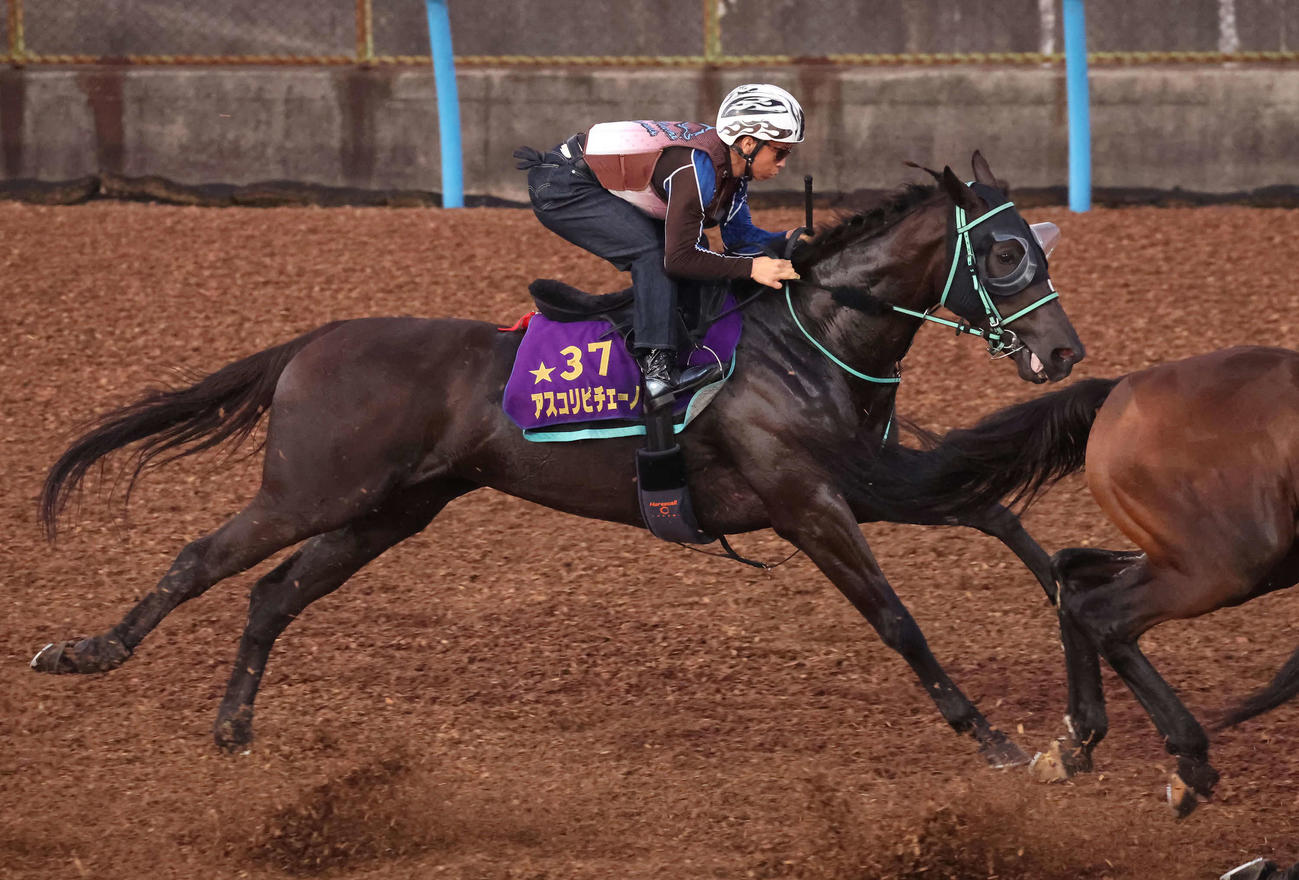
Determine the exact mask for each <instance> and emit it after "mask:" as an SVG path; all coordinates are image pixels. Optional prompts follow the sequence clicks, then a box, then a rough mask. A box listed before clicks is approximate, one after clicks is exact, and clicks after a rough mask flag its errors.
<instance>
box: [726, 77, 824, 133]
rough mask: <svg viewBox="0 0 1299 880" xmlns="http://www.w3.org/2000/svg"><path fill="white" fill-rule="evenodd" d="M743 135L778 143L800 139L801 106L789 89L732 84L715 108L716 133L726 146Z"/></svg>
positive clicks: (801, 131)
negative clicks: (719, 104) (734, 85)
mask: <svg viewBox="0 0 1299 880" xmlns="http://www.w3.org/2000/svg"><path fill="white" fill-rule="evenodd" d="M746 134H750V135H753V136H754V137H755V138H757V139H758V140H762V141H775V142H776V143H781V144H801V143H802V142H803V108H802V107H801V106H799V103H798V101H797V100H795V98H794V96H793V95H791V94H790V93H789V92H787V91H785V90H784V89H782V88H781V87H780V86H773V85H771V84H770V83H745V84H744V85H742V86H736V87H735V88H734V89H732V90H731V93H730V94H729V95H727V96H726V98H725V99H724V100H723V101H722V106H721V109H719V110H718V111H717V136H718V137H720V138H721V139H722V143H724V144H726V145H727V146H728V147H729V146H732V145H734V144H735V142H736V141H737V140H739V139H740V138H742V137H744V136H745V135H746Z"/></svg>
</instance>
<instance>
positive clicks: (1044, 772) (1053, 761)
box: [1028, 739, 1092, 783]
mask: <svg viewBox="0 0 1299 880" xmlns="http://www.w3.org/2000/svg"><path fill="white" fill-rule="evenodd" d="M1091 769H1092V756H1091V754H1090V753H1089V752H1088V751H1087V750H1086V749H1084V748H1082V747H1081V746H1078V745H1068V746H1066V745H1064V740H1059V739H1058V740H1056V741H1055V742H1053V743H1051V745H1050V746H1049V747H1048V748H1047V750H1046V751H1045V752H1038V753H1037V754H1036V755H1034V756H1033V762H1032V763H1031V764H1029V765H1028V772H1029V773H1030V774H1031V775H1032V776H1033V778H1034V779H1036V780H1037V781H1038V782H1046V783H1051V782H1064V781H1065V780H1066V779H1072V778H1073V777H1074V776H1076V775H1077V774H1079V773H1087V772H1089V771H1090V770H1091Z"/></svg>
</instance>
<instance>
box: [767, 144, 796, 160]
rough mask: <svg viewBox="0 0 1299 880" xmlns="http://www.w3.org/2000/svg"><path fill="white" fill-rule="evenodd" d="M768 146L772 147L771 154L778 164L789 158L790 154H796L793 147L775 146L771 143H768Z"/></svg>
mask: <svg viewBox="0 0 1299 880" xmlns="http://www.w3.org/2000/svg"><path fill="white" fill-rule="evenodd" d="M767 146H768V147H771V152H772V153H773V154H774V157H775V160H776V161H777V162H783V161H785V157H786V156H788V155H789V154H790V153H792V152H794V148H793V147H785V146H779V145H777V144H773V143H770V142H768V144H767Z"/></svg>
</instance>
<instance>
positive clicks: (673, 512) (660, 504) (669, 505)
mask: <svg viewBox="0 0 1299 880" xmlns="http://www.w3.org/2000/svg"><path fill="white" fill-rule="evenodd" d="M646 503H647V504H648V505H649V507H650V510H652V511H654V515H655V516H663V517H668V516H679V515H680V514H679V512H678V511H677V509H676V508H677V505H679V504H680V503H681V502H680V500H679V499H677V498H673V499H672V500H671V501H647V502H646Z"/></svg>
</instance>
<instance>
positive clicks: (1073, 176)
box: [1064, 0, 1092, 212]
mask: <svg viewBox="0 0 1299 880" xmlns="http://www.w3.org/2000/svg"><path fill="white" fill-rule="evenodd" d="M1064 69H1065V94H1066V95H1067V96H1068V101H1069V209H1070V210H1072V211H1079V212H1082V211H1088V210H1090V209H1091V206H1092V121H1091V110H1090V108H1089V104H1090V102H1091V96H1090V95H1089V93H1088V89H1087V26H1086V21H1085V19H1084V16H1083V0H1064Z"/></svg>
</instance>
